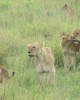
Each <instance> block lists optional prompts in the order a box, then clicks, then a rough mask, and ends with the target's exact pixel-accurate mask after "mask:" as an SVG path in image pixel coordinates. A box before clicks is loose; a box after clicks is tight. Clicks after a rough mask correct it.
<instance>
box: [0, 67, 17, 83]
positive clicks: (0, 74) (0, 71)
mask: <svg viewBox="0 0 80 100" xmlns="http://www.w3.org/2000/svg"><path fill="white" fill-rule="evenodd" d="M14 74H15V72H12V75H11V76H9V73H8V71H7V69H6V68H5V67H4V66H2V65H0V83H4V81H5V80H8V79H10V78H11V77H13V76H14Z"/></svg>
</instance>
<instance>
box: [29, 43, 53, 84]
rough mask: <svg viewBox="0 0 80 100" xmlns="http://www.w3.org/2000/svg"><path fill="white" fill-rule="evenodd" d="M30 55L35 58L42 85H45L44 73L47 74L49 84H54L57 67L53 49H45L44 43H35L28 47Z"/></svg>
mask: <svg viewBox="0 0 80 100" xmlns="http://www.w3.org/2000/svg"><path fill="white" fill-rule="evenodd" d="M28 54H29V56H30V57H34V58H35V61H36V72H37V76H38V80H39V82H40V84H41V85H44V79H43V76H44V75H43V74H44V73H47V81H48V84H54V83H55V67H54V56H53V55H52V51H51V48H49V47H45V46H44V44H43V43H33V44H30V45H28Z"/></svg>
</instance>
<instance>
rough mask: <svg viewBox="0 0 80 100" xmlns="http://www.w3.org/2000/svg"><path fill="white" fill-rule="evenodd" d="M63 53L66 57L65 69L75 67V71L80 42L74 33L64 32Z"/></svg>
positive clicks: (64, 57)
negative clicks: (76, 40)
mask: <svg viewBox="0 0 80 100" xmlns="http://www.w3.org/2000/svg"><path fill="white" fill-rule="evenodd" d="M61 46H62V53H63V59H64V70H66V71H69V70H70V69H72V68H73V70H74V71H75V66H76V54H77V52H79V44H77V43H75V42H74V40H73V35H72V34H67V33H63V34H62V44H61Z"/></svg>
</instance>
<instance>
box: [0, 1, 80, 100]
mask: <svg viewBox="0 0 80 100" xmlns="http://www.w3.org/2000/svg"><path fill="white" fill-rule="evenodd" d="M66 3H67V4H69V5H70V6H72V7H74V9H75V10H76V16H75V19H74V21H73V22H71V21H70V19H69V18H67V16H66V15H65V14H64V12H62V11H61V8H62V6H63V5H64V4H66ZM79 4H80V1H79V0H0V64H3V65H5V67H7V69H8V70H9V72H11V71H15V73H16V74H15V76H14V77H13V78H12V79H11V80H10V81H9V85H8V87H6V88H2V87H0V88H1V89H0V100H22V99H23V100H27V99H29V100H80V72H78V71H76V72H75V73H72V72H71V73H64V72H63V70H62V69H63V57H62V52H61V32H72V31H73V30H75V29H77V28H79V27H80V13H79V11H80V5H79ZM36 41H39V42H42V41H43V42H45V45H46V46H49V47H51V48H52V51H53V52H54V56H55V61H56V63H55V65H56V86H55V87H50V86H45V87H44V88H40V87H38V82H37V80H36V71H35V64H34V60H33V59H30V58H29V57H28V54H27V45H28V43H31V42H36ZM4 89H5V90H4Z"/></svg>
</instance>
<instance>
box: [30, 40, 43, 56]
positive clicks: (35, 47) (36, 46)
mask: <svg viewBox="0 0 80 100" xmlns="http://www.w3.org/2000/svg"><path fill="white" fill-rule="evenodd" d="M43 46H44V43H40V42H36V43H32V44H28V55H29V57H36V56H38V55H40V54H41V50H42V48H43Z"/></svg>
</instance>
